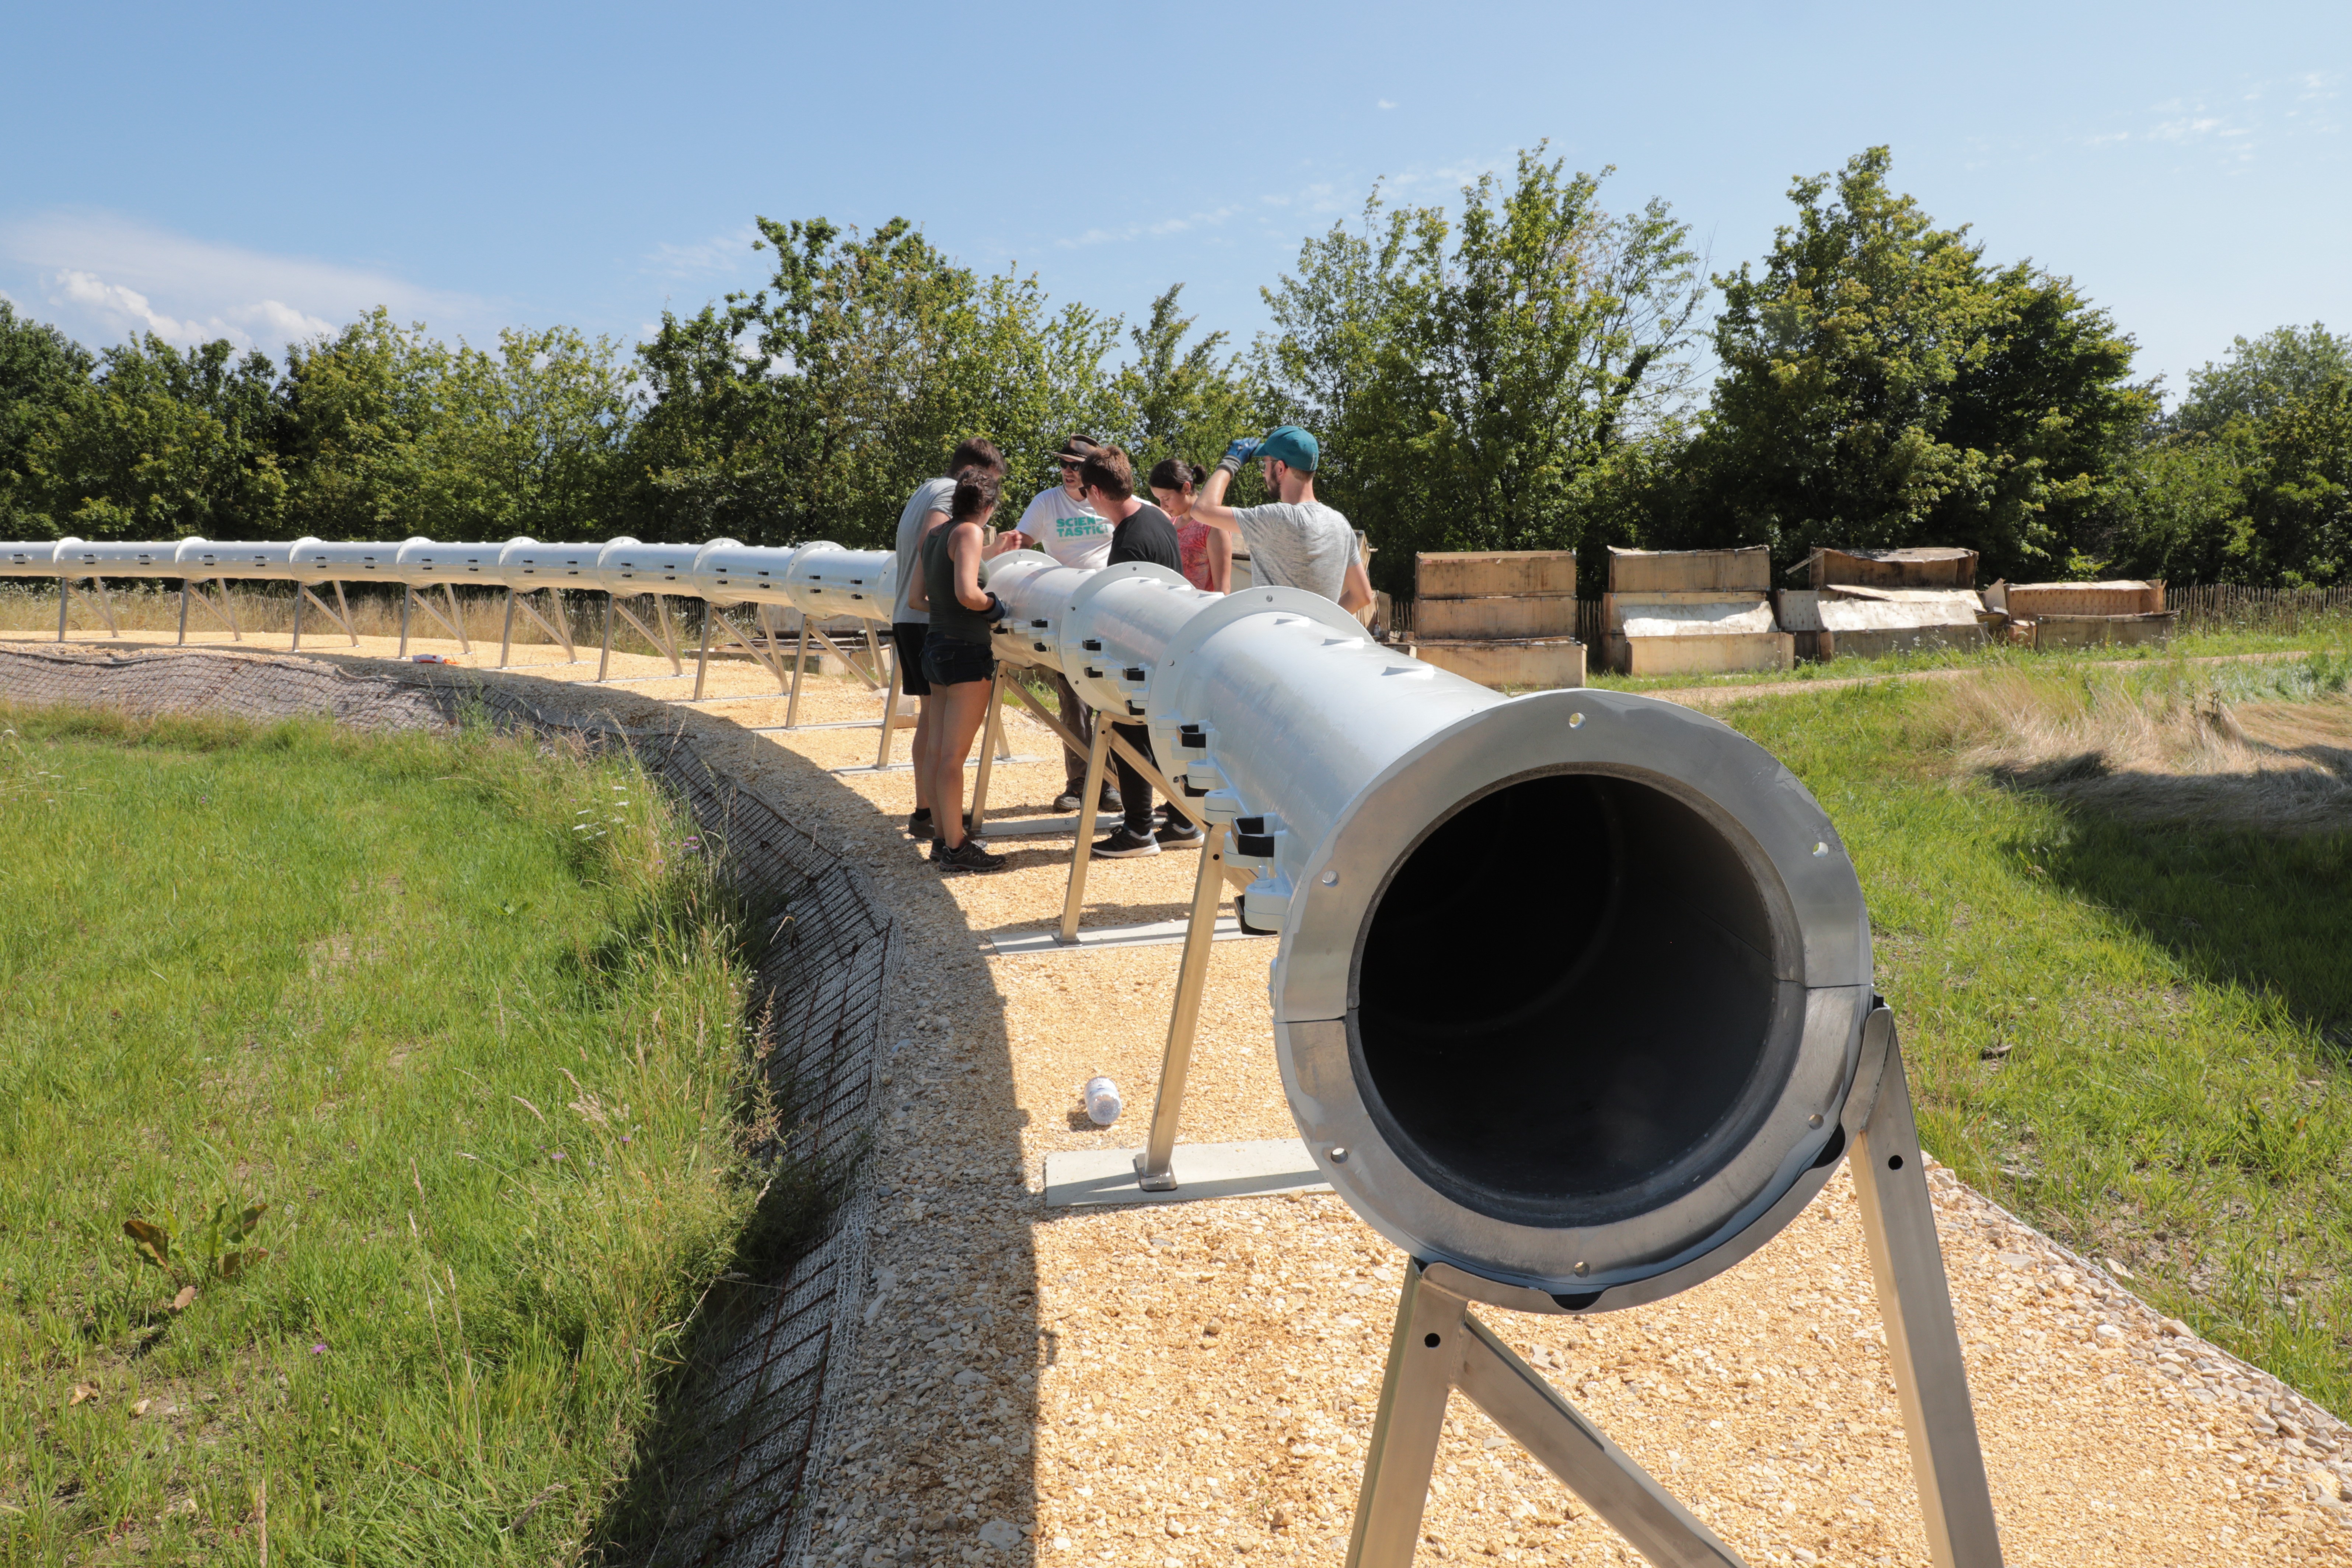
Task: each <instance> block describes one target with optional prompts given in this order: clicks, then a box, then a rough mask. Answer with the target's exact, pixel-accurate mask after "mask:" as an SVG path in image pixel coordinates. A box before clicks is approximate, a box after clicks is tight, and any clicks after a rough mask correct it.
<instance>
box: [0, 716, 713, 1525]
mask: <svg viewBox="0 0 2352 1568" xmlns="http://www.w3.org/2000/svg"><path fill="white" fill-rule="evenodd" d="M0 730H5V731H6V733H5V734H0V843H4V844H5V845H6V846H7V848H6V850H5V855H0V1004H5V1013H4V1014H0V1291H5V1300H6V1310H5V1311H0V1561H5V1562H8V1563H131V1562H139V1563H181V1562H194V1561H197V1560H200V1559H201V1560H202V1561H204V1562H206V1563H247V1562H253V1561H256V1560H257V1558H258V1556H259V1554H260V1547H261V1540H262V1521H263V1517H264V1509H265V1502H266V1513H267V1521H268V1541H269V1543H270V1547H271V1550H272V1552H274V1554H275V1555H274V1556H273V1557H272V1561H273V1562H278V1563H299V1562H311V1561H320V1562H331V1563H507V1562H513V1563H523V1562H530V1563H546V1562H550V1561H571V1560H573V1559H574V1558H575V1557H576V1556H577V1555H578V1554H579V1553H580V1552H581V1550H582V1543H583V1541H584V1540H585V1539H586V1538H587V1537H588V1536H589V1534H590V1533H591V1532H592V1531H593V1529H594V1527H595V1521H596V1520H597V1518H598V1516H599V1513H600V1510H602V1509H604V1506H605V1505H606V1503H607V1502H608V1500H611V1499H612V1498H613V1497H614V1495H615V1493H616V1491H617V1489H618V1488H619V1487H620V1486H621V1484H622V1482H623V1479H624V1477H625V1474H626V1473H627V1471H628V1469H629V1468H630V1466H631V1465H632V1463H633V1461H634V1460H635V1459H636V1458H638V1456H637V1455H636V1452H635V1448H636V1445H637V1442H638V1439H639V1437H640V1436H641V1435H642V1434H643V1433H645V1432H646V1430H647V1429H648V1428H649V1427H650V1426H651V1425H652V1423H653V1422H654V1421H655V1419H656V1401H657V1397H658V1394H659V1392H660V1384H661V1381H662V1376H663V1373H664V1370H665V1367H666V1366H667V1364H668V1363H671V1362H672V1361H674V1360H675V1359H677V1358H676V1355H675V1351H676V1347H677V1344H678V1342H679V1338H680V1335H681V1332H682V1329H681V1325H682V1324H683V1323H684V1321H686V1320H688V1317H689V1315H690V1314H691V1312H692V1310H693V1308H694V1306H695V1303H696V1300H697V1299H698V1295H699V1293H700V1292H701V1291H702V1290H703V1289H704V1288H705V1287H707V1286H708V1284H709V1282H710V1281H711V1280H712V1279H715V1278H716V1277H717V1276H718V1275H719V1272H720V1271H721V1270H723V1269H724V1268H726V1267H727V1266H728V1260H729V1258H730V1247H731V1246H732V1245H733V1241H734V1238H735V1237H737V1235H738V1233H739V1230H740V1227H741V1226H742V1223H743V1221H744V1220H745V1218H746V1216H747V1215H749V1214H750V1213H751V1209H752V1206H753V1204H754V1200H755V1197H756V1194H755V1193H754V1192H753V1191H752V1190H751V1186H750V1183H749V1180H748V1172H749V1167H748V1166H747V1163H746V1160H745V1158H744V1155H743V1150H744V1149H745V1147H746V1146H747V1141H748V1138H749V1136H750V1135H751V1121H752V1120H755V1119H756V1106H755V1107H754V1110H753V1112H752V1113H751V1116H750V1117H748V1118H747V1112H746V1110H745V1084H746V1081H747V1074H746V1072H745V1069H744V1061H745V1056H746V1053H745V1051H744V1048H743V1047H744V1040H745V1029H746V1020H744V1019H743V1018H742V1016H741V1013H742V998H743V996H744V995H745V994H746V992H745V986H746V984H747V975H748V973H749V963H750V961H751V960H750V955H749V954H748V953H747V952H746V951H745V944H744V942H743V940H742V936H741V932H742V930H743V929H744V927H743V921H742V919H741V911H740V910H739V909H738V908H737V907H736V906H735V905H734V904H733V903H732V902H731V901H730V897H729V895H728V893H727V891H726V889H725V888H724V886H723V885H722V883H721V881H720V879H719V877H718V875H717V874H716V872H715V871H714V870H713V869H712V866H713V862H714V860H715V858H716V857H715V856H714V855H713V854H711V853H709V850H711V849H713V848H715V847H712V846H704V845H701V844H700V843H699V841H698V840H695V839H694V838H693V837H692V829H691V827H690V826H688V824H687V823H686V822H685V820H684V819H683V818H682V817H681V816H680V815H679V814H678V813H677V810H676V809H675V808H674V807H673V806H672V805H670V804H669V803H668V802H667V800H666V799H665V798H664V797H663V796H662V795H660V794H659V792H658V791H657V790H656V789H655V788H654V787H652V786H651V784H649V781H648V780H647V779H646V777H645V776H644V775H643V774H642V773H639V772H638V771H637V770H635V768H634V767H633V766H631V765H629V764H628V763H627V762H626V761H625V760H624V761H621V762H596V761H592V760H589V759H586V758H584V757H581V756H576V755H567V754H564V753H562V752H561V751H560V750H553V749H542V748H538V747H534V746H532V745H530V744H527V743H522V742H513V741H509V740H501V739H498V738H495V737H492V736H489V735H487V734H478V733H469V734H467V735H463V736H460V737H457V738H455V739H448V738H436V737H427V736H404V737H395V738H388V739H363V738H355V737H353V736H351V735H349V734H345V733H338V732H335V731H331V730H330V729H329V728H327V727H326V726H325V725H323V724H315V723H314V724H291V725H284V726H280V727H278V728H274V729H268V730H256V729H248V728H242V727H237V726H234V725H227V724H213V723H197V722H185V721H164V722H155V723H132V722H126V721H123V720H121V719H119V718H112V717H106V716H100V715H91V714H73V713H56V712H48V713H33V712H26V711H14V712H10V711H6V710H0ZM222 1205H226V1210H225V1212H226V1216H227V1218H228V1224H229V1227H230V1229H231V1230H232V1231H234V1229H235V1228H236V1215H239V1214H240V1213H241V1212H243V1211H244V1210H245V1209H247V1207H248V1206H249V1205H267V1208H266V1209H265V1210H264V1211H263V1212H262V1213H261V1215H259V1217H258V1220H257V1223H255V1225H254V1226H253V1227H252V1232H251V1234H250V1235H249V1236H248V1237H245V1238H244V1240H243V1241H242V1243H238V1242H236V1241H234V1240H232V1239H228V1238H226V1237H224V1238H223V1239H222V1240H221V1242H220V1244H219V1246H218V1248H217V1250H219V1251H220V1252H223V1253H226V1251H228V1250H230V1249H232V1248H236V1249H239V1250H241V1253H242V1256H241V1257H240V1258H238V1260H237V1262H236V1264H235V1265H234V1266H231V1267H224V1266H223V1264H222V1263H221V1262H216V1261H214V1260H213V1257H212V1255H213V1253H214V1252H215V1247H214V1246H213V1244H212V1243H210V1242H209V1241H208V1239H207V1232H208V1231H209V1230H210V1228H211V1226H212V1224H213V1221H214V1216H215V1214H216V1213H221V1212H224V1211H223V1210H222V1207H221V1206H222ZM134 1218H135V1219H139V1220H142V1221H143V1222H146V1223H148V1224H152V1225H154V1226H163V1227H166V1228H168V1229H169V1231H170V1232H171V1237H172V1239H171V1246H170V1267H169V1268H156V1267H154V1266H153V1265H152V1261H151V1260H146V1259H142V1258H140V1257H139V1256H137V1254H136V1253H135V1251H134V1247H133V1243H132V1241H131V1239H130V1238H128V1237H126V1236H125V1233H124V1224H125V1221H127V1220H131V1219H134ZM264 1250H266V1252H267V1254H268V1256H267V1257H266V1258H262V1257H260V1256H259V1252H260V1251H264ZM186 1287H193V1288H194V1296H193V1298H192V1299H190V1300H188V1301H187V1304H186V1305H185V1307H184V1310H174V1309H173V1306H172V1305H171V1303H172V1302H173V1299H174V1298H175V1296H176V1295H177V1294H178V1293H179V1292H181V1291H182V1290H183V1289H184V1288H186ZM84 1391H87V1392H84Z"/></svg>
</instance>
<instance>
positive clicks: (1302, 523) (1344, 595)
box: [1192, 425, 1372, 614]
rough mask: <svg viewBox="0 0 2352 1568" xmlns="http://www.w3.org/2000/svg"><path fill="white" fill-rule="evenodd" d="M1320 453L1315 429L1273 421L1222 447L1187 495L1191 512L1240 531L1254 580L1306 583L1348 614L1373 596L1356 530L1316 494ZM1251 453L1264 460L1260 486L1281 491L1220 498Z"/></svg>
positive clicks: (1290, 585) (1286, 584) (1287, 585)
mask: <svg viewBox="0 0 2352 1568" xmlns="http://www.w3.org/2000/svg"><path fill="white" fill-rule="evenodd" d="M1321 456H1322V448H1321V447H1320V446H1318V443H1317V442H1316V439H1315V437H1312V436H1310V435H1308V434H1307V432H1306V431H1304V430H1302V429H1300V428H1299V427H1298V426H1296V425H1278V426H1275V427H1274V428H1273V429H1271V430H1269V431H1267V432H1266V433H1265V436H1263V437H1258V438H1256V439H1251V438H1249V437H1244V438H1242V439H1241V440H1238V441H1235V442H1234V443H1233V444H1232V445H1231V446H1229V447H1226V448H1225V455H1224V458H1223V460H1221V461H1220V462H1219V463H1218V464H1217V471H1216V472H1215V473H1213V474H1211V475H1210V476H1209V482H1208V483H1207V484H1206V485H1205V486H1203V487H1202V490H1201V494H1200V497H1199V499H1198V500H1194V501H1193V502H1192V517H1193V519H1194V520H1195V521H1200V522H1205V523H1207V524H1208V525H1209V526H1210V527H1211V528H1219V529H1223V530H1224V531H1226V532H1228V533H1235V534H1239V535H1240V536H1241V539H1242V542H1243V543H1244V545H1245V546H1247V548H1248V550H1249V556H1250V576H1251V580H1252V581H1253V582H1255V583H1260V584H1265V585H1267V586H1269V587H1277V588H1304V589H1306V590H1307V592H1308V593H1310V594H1320V595H1323V596H1324V597H1325V598H1327V599H1334V600H1337V601H1338V602H1339V607H1340V608H1341V609H1343V610H1346V611H1349V613H1351V614H1352V613H1354V612H1355V611H1358V610H1360V609H1362V608H1363V607H1364V606H1365V605H1369V604H1370V603H1371V602H1372V584H1371V579H1370V577H1368V576H1366V575H1365V574H1364V563H1362V562H1361V561H1359V560H1358V559H1357V558H1356V531H1355V530H1354V529H1352V528H1349V526H1348V520H1347V519H1346V518H1344V517H1342V516H1340V515H1339V511H1338V510H1336V509H1334V508H1331V507H1328V506H1325V505H1324V504H1323V503H1322V502H1321V501H1319V500H1316V499H1315V466H1316V463H1317V461H1318V459H1319V458H1320V457H1321ZM1251 458H1256V459H1257V460H1258V461H1259V462H1260V463H1262V464H1263V465H1265V488H1266V489H1268V490H1269V491H1271V492H1273V494H1274V495H1276V497H1278V498H1279V499H1278V500H1271V501H1268V502H1267V503H1266V504H1265V505H1264V506H1245V507H1238V508H1237V507H1229V506H1227V505H1225V504H1224V500H1225V490H1226V489H1227V488H1228V487H1229V486H1231V485H1232V483H1233V482H1234V475H1235V474H1237V473H1240V472H1241V469H1242V465H1243V464H1244V463H1246V462H1248V461H1249V460H1250V459H1251Z"/></svg>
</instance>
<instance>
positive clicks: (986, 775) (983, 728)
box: [886, 658, 1009, 836]
mask: <svg viewBox="0 0 2352 1568" xmlns="http://www.w3.org/2000/svg"><path fill="white" fill-rule="evenodd" d="M1007 668H1009V667H1008V666H1007V665H1006V664H1005V662H1004V661H1003V659H1001V658H1000V659H998V660H997V661H996V675H995V677H994V679H991V680H990V681H989V683H988V714H987V716H986V717H985V718H983V719H982V720H981V721H980V772H979V773H976V774H974V775H973V777H972V781H971V831H972V833H973V834H974V835H975V836H978V835H979V834H980V828H981V824H982V823H984V822H986V821H987V820H988V781H989V779H990V777H991V776H992V775H993V774H994V773H995V772H996V763H997V759H998V758H999V757H1000V756H1002V755H1003V754H1004V752H1003V740H1002V736H1003V731H1004V722H1003V715H1004V681H1005V674H1006V670H1007ZM894 674H895V672H894ZM886 732H887V731H886Z"/></svg>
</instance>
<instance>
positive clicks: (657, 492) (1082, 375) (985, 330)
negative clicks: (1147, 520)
mask: <svg viewBox="0 0 2352 1568" xmlns="http://www.w3.org/2000/svg"><path fill="white" fill-rule="evenodd" d="M759 223H760V228H761V236H762V237H761V241H760V242H759V244H760V247H761V248H763V249H764V248H772V249H773V250H774V251H775V253H776V268H775V272H774V275H773V277H772V279H771V280H770V282H769V284H768V286H767V287H766V288H765V289H761V290H759V291H757V292H754V293H749V294H732V295H730V296H728V297H727V299H726V300H724V301H722V302H721V303H720V304H719V305H716V306H710V307H706V308H705V309H704V310H702V311H701V312H699V313H698V314H697V315H695V316H692V317H688V318H686V319H683V320H680V319H678V318H676V317H673V316H668V315H665V316H664V317H663V319H662V327H661V331H659V332H658V333H656V336H655V339H654V341H653V342H650V343H647V344H645V345H643V346H642V347H641V348H640V350H639V351H638V352H639V363H640V368H641V371H642V374H643V376H644V380H645V384H646V391H647V401H646V409H645V415H644V417H643V419H642V421H641V422H640V423H639V425H638V426H637V427H636V429H635V432H634V433H633V435H632V437H631V441H630V449H629V454H628V457H629V463H630V466H631V468H632V470H633V472H634V474H635V481H634V491H633V505H634V507H635V515H636V516H638V517H640V518H643V519H644V520H646V521H645V526H646V527H649V528H651V527H664V528H667V529H669V530H672V531H686V532H688V533H690V534H708V533H717V532H724V533H730V534H733V535H735V536H736V537H739V538H742V539H745V540H749V541H753V542H769V541H772V542H786V541H793V540H804V539H814V538H828V539H833V540H835V541H838V542H841V543H844V544H851V545H877V544H883V543H887V542H889V539H890V537H891V533H892V531H893V529H895V527H896V526H897V523H898V509H899V507H900V506H901V505H902V504H903V503H904V501H905V500H906V498H907V495H908V492H909V491H910V490H912V489H914V487H915V486H916V485H917V484H919V483H920V482H921V481H922V480H924V479H929V478H931V477H933V476H935V475H936V474H937V473H938V472H939V471H940V468H941V467H942V466H943V465H944V464H945V463H946V461H947V458H948V455H949V454H950V452H951V451H953V450H954V448H955V446H956V444H957V443H958V442H959V441H961V440H962V439H963V438H965V437H968V436H974V435H984V436H987V437H990V438H991V439H992V440H994V441H995V442H996V443H997V445H998V446H999V447H1002V448H1003V451H1004V453H1005V457H1006V459H1007V462H1008V464H1009V465H1010V472H1011V473H1012V475H1013V479H1014V486H1013V489H1017V488H1018V485H1019V483H1020V482H1021V480H1022V479H1023V478H1024V476H1028V475H1040V476H1043V475H1045V474H1046V473H1048V472H1049V471H1050V463H1049V458H1050V455H1051V454H1052V452H1053V451H1054V450H1055V447H1058V446H1059V444H1060V442H1061V440H1062V438H1063V437H1065V436H1066V435H1067V434H1068V433H1069V432H1070V431H1072V430H1088V431H1093V432H1097V433H1100V432H1102V431H1105V430H1108V429H1110V428H1113V427H1115V426H1117V425H1118V420H1119V408H1118V398H1117V395H1116V394H1115V392H1114V391H1113V389H1112V388H1111V386H1110V384H1109V382H1108V379H1107V377H1106V376H1105V375H1104V374H1103V368H1102V361H1103V358H1104V356H1105V354H1107V353H1108V352H1109V349H1110V347H1111V345H1112V343H1113V342H1116V341H1117V335H1118V328H1119V322H1118V320H1117V319H1116V318H1111V317H1104V316H1100V315H1097V313H1095V312H1094V311H1091V310H1087V309H1086V308H1085V307H1084V306H1081V305H1076V304H1068V305H1063V306H1060V307H1058V308H1056V307H1055V306H1054V305H1052V304H1051V303H1050V301H1048V300H1046V298H1045V294H1044V292H1043V290H1042V289H1040V288H1039V287H1038V284H1037V280H1036V279H1034V277H1028V278H1024V277H1020V276H1017V275H1015V274H1013V273H1011V272H1006V273H1003V274H1001V275H998V276H995V277H991V278H987V279H981V278H978V277H975V276H974V275H973V273H972V272H971V270H970V269H968V268H961V267H958V266H955V265H953V264H952V263H951V262H950V261H949V260H948V258H946V257H945V256H944V255H942V254H941V253H940V251H939V250H938V249H937V248H936V247H933V246H932V245H931V244H930V243H929V241H928V240H927V239H925V238H924V237H923V236H922V235H921V234H920V233H919V231H917V230H916V229H915V228H914V226H912V225H910V224H908V222H906V220H904V219H893V220H891V221H890V222H889V223H887V224H885V225H884V226H882V227H881V228H879V229H877V230H876V231H875V232H874V233H873V234H872V235H870V236H863V237H861V236H859V235H858V234H856V232H855V231H853V230H845V229H843V228H841V227H839V226H835V225H834V224H832V223H829V222H827V221H826V220H824V219H823V218H815V219H811V220H808V221H805V222H793V223H791V224H780V223H776V222H774V221H772V220H771V219H767V218H761V219H760V220H759Z"/></svg>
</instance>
